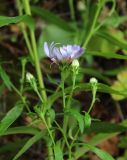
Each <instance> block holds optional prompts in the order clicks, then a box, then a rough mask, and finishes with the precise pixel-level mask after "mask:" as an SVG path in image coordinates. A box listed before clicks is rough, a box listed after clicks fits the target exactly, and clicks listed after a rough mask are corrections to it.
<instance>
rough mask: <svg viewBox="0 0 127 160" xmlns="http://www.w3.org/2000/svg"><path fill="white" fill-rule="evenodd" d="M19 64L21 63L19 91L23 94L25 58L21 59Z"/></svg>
mask: <svg viewBox="0 0 127 160" xmlns="http://www.w3.org/2000/svg"><path fill="white" fill-rule="evenodd" d="M21 64H22V77H21V88H20V92H21V94H23V87H24V81H25V68H26V59H23V60H21Z"/></svg>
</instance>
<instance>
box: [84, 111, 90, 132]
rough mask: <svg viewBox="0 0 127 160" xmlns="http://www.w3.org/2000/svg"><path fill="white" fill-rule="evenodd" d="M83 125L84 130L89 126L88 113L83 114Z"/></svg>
mask: <svg viewBox="0 0 127 160" xmlns="http://www.w3.org/2000/svg"><path fill="white" fill-rule="evenodd" d="M84 123H85V129H88V128H89V127H90V125H91V116H90V115H89V113H85V116H84Z"/></svg>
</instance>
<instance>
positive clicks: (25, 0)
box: [22, 0, 54, 160]
mask: <svg viewBox="0 0 127 160" xmlns="http://www.w3.org/2000/svg"><path fill="white" fill-rule="evenodd" d="M22 1H23V4H24V8H25V12H26V14H28V15H31V9H30V1H29V0H22ZM30 38H31V44H32V48H33V55H34V62H35V68H36V72H37V77H38V82H39V86H40V88H41V96H42V98H43V101H44V102H46V101H47V95H46V91H45V90H44V88H45V86H44V82H43V75H42V73H41V68H40V63H39V57H38V51H37V45H36V39H35V34H34V30H32V29H30ZM46 120H47V122H46ZM46 120H45V122H46V125H47V130H48V132H49V134H50V137H51V141H52V143H54V142H53V136H52V133H51V132H50V129H49V128H51V120H50V117H48V118H47V119H46ZM51 155H53V149H52V147H51V146H49V147H48V158H49V160H54V157H53V156H51Z"/></svg>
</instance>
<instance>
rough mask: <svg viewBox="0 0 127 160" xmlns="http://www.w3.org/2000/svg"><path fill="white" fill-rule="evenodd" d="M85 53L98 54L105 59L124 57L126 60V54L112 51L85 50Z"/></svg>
mask: <svg viewBox="0 0 127 160" xmlns="http://www.w3.org/2000/svg"><path fill="white" fill-rule="evenodd" d="M86 55H93V56H100V57H104V58H107V59H124V60H127V56H126V55H120V54H116V53H112V52H101V51H87V52H86Z"/></svg>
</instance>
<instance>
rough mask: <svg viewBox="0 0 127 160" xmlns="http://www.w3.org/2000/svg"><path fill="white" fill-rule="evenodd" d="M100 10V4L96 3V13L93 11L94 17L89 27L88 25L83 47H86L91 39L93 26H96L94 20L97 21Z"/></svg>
mask: <svg viewBox="0 0 127 160" xmlns="http://www.w3.org/2000/svg"><path fill="white" fill-rule="evenodd" d="M100 10H101V6H100V5H99V4H98V8H97V10H96V13H95V15H94V19H93V21H92V25H91V27H90V31H89V33H88V36H87V37H86V40H85V42H84V44H83V47H84V48H86V46H87V44H88V42H89V40H90V39H91V37H92V35H93V32H94V28H95V26H96V22H97V18H98V16H99V13H100Z"/></svg>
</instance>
